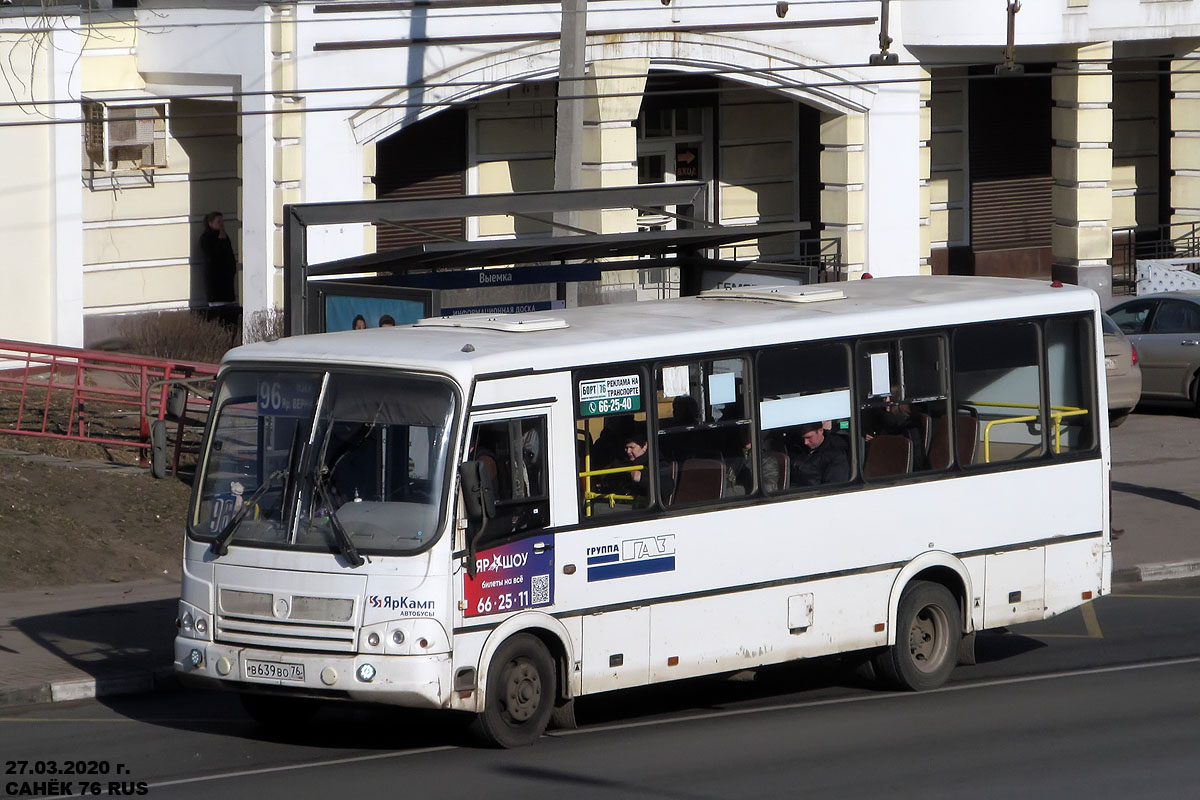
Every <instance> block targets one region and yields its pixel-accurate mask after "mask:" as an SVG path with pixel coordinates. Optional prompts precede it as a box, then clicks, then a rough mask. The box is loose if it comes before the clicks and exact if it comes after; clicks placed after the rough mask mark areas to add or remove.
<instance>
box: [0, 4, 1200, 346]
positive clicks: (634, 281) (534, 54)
mask: <svg viewBox="0 0 1200 800" xmlns="http://www.w3.org/2000/svg"><path fill="white" fill-rule="evenodd" d="M18 3H19V0H18ZM125 5H126V6H129V7H116V8H96V7H94V4H93V7H92V8H87V7H83V8H78V7H77V8H71V7H69V6H55V7H53V8H44V7H42V6H41V5H36V6H34V5H25V6H22V5H19V4H16V5H12V6H5V7H0V64H3V65H4V69H5V70H6V73H7V76H6V77H7V80H6V81H5V82H3V83H2V84H0V141H3V142H4V143H5V144H6V145H7V146H6V147H5V152H7V153H8V154H9V157H10V158H9V161H10V165H9V169H7V170H6V171H5V174H4V177H3V178H2V179H0V180H2V181H3V183H4V184H5V185H4V186H3V191H0V213H2V214H3V223H2V226H3V228H2V229H3V231H4V234H3V239H4V243H5V247H4V248H3V254H2V255H0V263H3V273H4V274H5V276H6V277H7V278H8V286H9V291H7V292H5V293H3V294H2V295H0V337H4V338H14V339H24V340H31V341H38V342H51V343H56V344H66V345H79V344H84V343H87V344H92V343H95V342H97V341H99V340H101V339H103V338H104V337H105V336H106V335H107V334H108V333H109V332H110V331H111V329H112V322H113V320H115V319H119V318H120V317H121V316H122V315H127V314H131V313H144V312H149V311H155V310H162V309H176V308H187V307H196V306H203V305H205V304H206V302H207V298H206V297H205V296H204V290H203V280H202V275H200V274H199V270H200V268H201V260H200V258H199V254H198V253H197V247H196V242H197V240H198V237H199V234H200V232H201V230H202V220H203V217H204V215H205V214H206V213H207V212H209V211H214V210H218V211H222V212H223V213H224V214H225V218H226V220H227V229H228V230H229V231H230V234H231V236H232V237H233V241H234V242H235V250H236V253H237V256H238V259H239V261H240V263H241V270H240V272H239V278H238V287H239V297H240V300H241V303H242V305H243V307H244V308H245V310H246V312H247V313H253V312H255V311H259V310H263V309H268V308H271V307H275V306H277V305H279V304H280V303H281V302H282V297H283V275H282V267H283V253H284V250H283V232H282V219H283V216H282V211H283V207H284V206H285V205H286V204H289V203H301V202H329V201H353V200H362V199H372V198H376V197H431V196H451V195H459V194H476V193H490V192H510V191H526V190H548V189H552V188H554V175H555V151H556V104H557V92H558V81H557V78H558V73H559V64H560V47H559V39H560V29H561V22H562V18H561V14H560V4H559V3H551V2H542V3H536V2H516V0H461V1H460V0H446V2H442V3H435V4H432V5H426V4H417V3H412V2H365V1H364V2H329V3H322V2H315V3H314V2H304V3H298V2H279V3H255V2H210V3H198V2H169V1H167V0H141V1H140V2H137V3H136V6H134V5H133V2H132V0H125ZM885 5H887V6H890V8H888V13H886V14H885V13H883V11H884V6H885ZM1014 6H1015V4H1012V3H1009V2H1008V1H1007V0H969V2H964V0H922V1H921V2H911V3H910V2H905V1H904V0H893V1H892V2H890V3H886V4H885V3H881V2H879V0H863V2H806V3H792V4H788V3H774V2H771V3H767V2H762V0H729V1H728V2H724V3H719V4H716V3H711V2H704V3H701V2H698V0H670V2H667V3H665V4H664V3H663V2H662V1H661V0H653V1H652V0H591V2H589V3H587V30H588V36H587V39H586V47H585V57H584V63H585V73H584V77H583V78H582V87H583V92H582V94H583V97H584V100H583V103H584V114H583V117H584V119H583V129H582V158H581V159H580V164H579V165H578V169H579V180H580V182H581V184H582V185H583V186H585V187H586V186H595V187H598V186H604V187H607V186H621V185H631V184H637V183H651V182H662V181H675V180H699V181H702V182H704V183H705V184H706V185H707V187H708V191H707V192H706V194H705V196H706V201H705V205H706V207H704V208H683V209H653V208H652V209H614V210H608V211H605V212H603V213H595V214H591V215H586V214H585V215H583V216H582V217H581V219H580V222H579V227H581V228H583V229H586V230H589V231H595V232H603V233H612V232H622V231H634V230H639V229H653V228H661V227H671V226H673V225H678V224H680V222H679V220H678V218H677V217H676V216H672V214H680V215H683V216H684V217H689V218H693V219H699V220H704V221H709V222H716V223H721V224H742V223H752V222H779V221H802V222H808V223H809V226H810V230H809V232H808V233H806V234H801V235H795V236H782V237H774V238H773V239H764V240H762V241H757V242H749V243H746V244H741V245H738V246H736V247H732V246H730V247H728V248H724V249H723V251H722V253H721V255H722V256H723V257H729V258H735V259H737V260H741V261H747V262H750V261H754V260H762V261H770V262H783V263H797V262H813V261H814V259H815V260H822V259H823V260H822V263H823V264H825V265H826V266H827V267H829V269H827V271H826V275H829V276H833V275H836V276H838V277H841V278H848V279H855V278H857V277H860V276H861V275H862V274H864V273H865V272H869V273H871V274H872V275H874V276H888V275H909V274H920V273H945V272H950V273H955V274H987V275H1016V276H1031V277H1043V278H1048V277H1050V276H1052V275H1053V276H1055V277H1060V278H1063V279H1065V280H1069V281H1073V282H1081V283H1086V284H1088V285H1091V286H1093V287H1095V288H1097V290H1098V291H1101V292H1102V293H1107V292H1110V291H1111V290H1112V284H1113V280H1114V276H1115V277H1116V280H1117V282H1118V283H1120V282H1121V276H1122V274H1123V273H1122V271H1121V270H1122V269H1123V267H1124V266H1125V264H1126V262H1127V261H1128V260H1129V259H1130V257H1131V254H1132V253H1133V252H1134V250H1135V246H1136V245H1137V244H1138V243H1139V242H1143V243H1144V242H1149V241H1168V242H1169V241H1170V240H1172V239H1175V238H1178V237H1179V236H1181V235H1183V234H1184V233H1186V232H1187V231H1189V230H1192V226H1193V225H1194V224H1195V223H1196V222H1197V221H1200V75H1197V76H1193V75H1192V74H1191V73H1193V72H1197V73H1200V49H1198V48H1200V9H1198V8H1197V5H1196V3H1194V2H1192V0H1045V2H1038V3H1025V4H1023V5H1022V6H1021V7H1020V10H1019V11H1017V12H1015V13H1014V12H1013V7H1014ZM1010 17H1011V22H1012V25H1011V28H1012V31H1013V35H1012V41H1011V46H1010V41H1009V29H1010V24H1009V23H1010ZM885 19H886V21H887V30H886V31H884V30H882V25H883V24H884V20H885ZM884 34H886V35H884ZM887 39H890V40H891V41H890V42H887V46H886V50H883V49H881V41H886V40H887ZM14 69H15V70H17V72H16V73H14V72H13V70H14ZM684 224H688V223H684ZM691 224H697V223H691ZM549 232H550V226H549V224H548V221H547V220H543V219H530V218H523V217H519V216H506V217H478V218H467V219H462V218H454V219H441V220H428V221H422V222H421V223H419V224H413V225H404V226H379V227H376V226H363V225H340V226H328V227H326V228H322V229H317V230H314V231H310V232H309V261H310V262H313V263H316V262H320V261H326V260H332V259H338V258H343V257H349V256H355V255H360V254H363V253H370V252H374V251H376V250H385V249H390V248H397V247H402V246H405V245H407V244H412V243H416V242H421V241H436V240H439V239H447V238H449V239H486V238H492V237H512V236H531V237H532V236H545V235H548V234H549ZM663 272H664V271H663V270H657V271H656V270H636V269H629V270H621V271H613V272H606V273H605V277H604V279H603V281H601V282H599V283H597V284H595V285H590V286H587V287H581V291H580V293H579V302H610V301H617V300H631V299H637V298H640V297H646V296H659V295H661V294H670V293H671V292H672V291H674V290H675V288H674V287H675V286H676V285H677V282H676V278H675V277H673V276H671V275H669V274H661V273H663ZM546 291H547V292H551V291H552V288H547V289H546ZM500 299H502V298H500Z"/></svg>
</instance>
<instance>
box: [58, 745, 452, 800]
mask: <svg viewBox="0 0 1200 800" xmlns="http://www.w3.org/2000/svg"><path fill="white" fill-rule="evenodd" d="M461 749H462V748H460V747H456V746H455V745H451V744H445V745H439V746H438V747H422V748H421V749H419V750H400V751H396V752H393V753H372V754H371V755H367V756H347V757H345V758H330V759H326V760H325V761H310V762H307V763H304V764H284V765H282V766H278V767H260V768H258V769H240V770H236V771H234V772H217V773H214V774H212V775H197V776H196V777H194V778H178V779H176V780H173V781H152V782H150V783H147V784H146V788H147V789H161V788H163V787H164V786H180V785H182V784H186V783H205V782H207V781H220V780H225V779H227V778H244V777H247V776H249V775H270V774H271V773H274V772H290V771H292V770H298V769H309V768H310V767H333V766H338V765H340V764H360V763H362V762H364V761H382V760H384V759H388V758H405V757H407V756H421V755H425V754H427V753H437V752H440V751H443V750H461ZM84 796H85V795H82V794H63V795H58V796H57V797H51V798H48V800H65V798H68V797H84Z"/></svg>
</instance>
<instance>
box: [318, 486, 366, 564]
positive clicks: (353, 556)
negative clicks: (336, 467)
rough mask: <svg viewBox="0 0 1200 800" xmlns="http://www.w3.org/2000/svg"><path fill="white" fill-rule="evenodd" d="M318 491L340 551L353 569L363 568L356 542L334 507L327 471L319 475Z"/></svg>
mask: <svg viewBox="0 0 1200 800" xmlns="http://www.w3.org/2000/svg"><path fill="white" fill-rule="evenodd" d="M316 489H317V492H318V493H319V494H320V495H321V499H322V500H324V501H325V507H326V508H327V509H329V516H328V519H329V526H330V527H331V528H333V533H334V536H335V537H337V541H338V550H339V551H340V552H341V554H342V557H343V558H345V559H346V561H348V562H350V566H352V567H361V566H362V565H363V564H364V563H365V562H364V561H363V557H362V556H361V555H359V553H358V549H357V548H355V546H354V540H353V539H351V538H350V532H349V531H347V530H346V526H345V525H343V524H342V522H341V520H339V519H338V518H337V511H336V510H335V509H334V507H333V497H332V495H331V494H330V492H329V485H328V483H326V481H325V471H324V470H322V471H320V472H318V473H317V479H316Z"/></svg>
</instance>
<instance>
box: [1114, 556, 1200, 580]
mask: <svg viewBox="0 0 1200 800" xmlns="http://www.w3.org/2000/svg"><path fill="white" fill-rule="evenodd" d="M1197 575H1200V560H1192V561H1165V562H1162V563H1158V564H1139V565H1137V566H1135V567H1125V568H1123V569H1118V570H1113V574H1112V582H1113V583H1140V582H1143V581H1170V580H1175V579H1176V578H1192V577H1195V576H1197Z"/></svg>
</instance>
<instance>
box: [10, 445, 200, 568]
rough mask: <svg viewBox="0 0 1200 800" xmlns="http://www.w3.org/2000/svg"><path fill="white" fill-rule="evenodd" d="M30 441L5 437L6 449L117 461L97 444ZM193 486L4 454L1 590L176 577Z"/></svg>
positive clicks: (139, 474) (140, 473)
mask: <svg viewBox="0 0 1200 800" xmlns="http://www.w3.org/2000/svg"><path fill="white" fill-rule="evenodd" d="M41 441H45V440H41ZM29 444H30V441H29V440H28V439H27V438H25V437H14V436H0V448H3V449H4V450H6V451H7V450H15V449H42V450H43V451H44V450H51V451H52V452H53V454H54V455H59V456H68V457H72V458H94V460H96V461H110V460H113V459H110V458H108V457H106V454H105V453H104V451H103V450H101V449H99V448H95V446H94V445H92V446H89V445H76V444H75V443H70V442H65V443H53V444H54V445H56V446H52V447H42V448H30V447H29V446H28V445H29ZM46 444H47V445H50V444H52V443H50V442H46ZM23 445H24V447H22V446H23ZM90 448H95V449H90ZM121 460H125V459H121ZM189 492H190V488H189V487H188V485H187V484H186V483H184V482H183V481H181V480H179V479H178V478H166V479H163V480H156V479H155V478H153V477H151V476H150V472H149V470H140V471H135V472H132V473H131V471H129V470H127V469H126V470H95V469H79V468H76V467H72V466H67V465H60V464H41V463H33V462H31V461H29V460H28V459H26V458H24V457H21V456H17V455H4V456H0V591H5V590H10V589H28V588H34V587H41V586H63V585H70V584H78V583H99V582H102V581H113V582H120V581H130V580H140V579H144V578H152V577H170V578H172V579H178V577H179V570H180V562H181V561H182V559H183V536H184V520H185V517H186V513H187V502H188V494H189Z"/></svg>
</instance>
